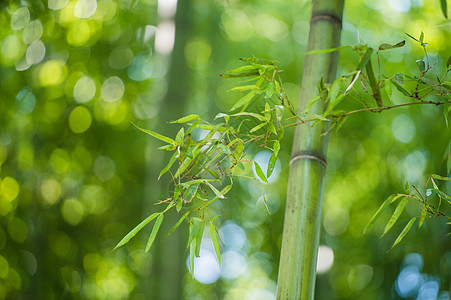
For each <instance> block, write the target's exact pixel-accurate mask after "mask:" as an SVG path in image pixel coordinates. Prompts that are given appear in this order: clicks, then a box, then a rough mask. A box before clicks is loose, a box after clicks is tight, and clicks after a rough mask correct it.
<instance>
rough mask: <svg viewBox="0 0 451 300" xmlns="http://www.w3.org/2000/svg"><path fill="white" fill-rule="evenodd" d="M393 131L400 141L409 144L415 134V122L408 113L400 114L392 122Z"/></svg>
mask: <svg viewBox="0 0 451 300" xmlns="http://www.w3.org/2000/svg"><path fill="white" fill-rule="evenodd" d="M391 131H392V133H393V136H394V137H395V138H396V139H397V140H398V141H400V142H401V143H404V144H407V143H409V142H410V141H411V140H412V139H413V137H414V136H415V124H414V123H413V121H412V119H411V118H410V117H409V116H408V115H405V114H399V115H397V116H396V117H395V118H394V119H393V121H392V122H391Z"/></svg>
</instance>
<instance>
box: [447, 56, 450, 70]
mask: <svg viewBox="0 0 451 300" xmlns="http://www.w3.org/2000/svg"><path fill="white" fill-rule="evenodd" d="M449 66H451V56H450V57H448V60H447V61H446V68H447V69H449Z"/></svg>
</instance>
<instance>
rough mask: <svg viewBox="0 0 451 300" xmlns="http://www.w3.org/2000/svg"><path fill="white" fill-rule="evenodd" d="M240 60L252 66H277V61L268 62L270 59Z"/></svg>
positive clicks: (251, 58) (250, 58)
mask: <svg viewBox="0 0 451 300" xmlns="http://www.w3.org/2000/svg"><path fill="white" fill-rule="evenodd" d="M240 60H242V61H244V62H247V63H250V64H260V65H269V66H274V65H277V61H275V60H268V59H264V58H256V57H242V58H240Z"/></svg>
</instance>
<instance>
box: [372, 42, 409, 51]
mask: <svg viewBox="0 0 451 300" xmlns="http://www.w3.org/2000/svg"><path fill="white" fill-rule="evenodd" d="M405 44H406V41H401V42H399V43H396V44H394V45H390V44H381V45H380V46H379V51H383V50H389V49H395V48H400V47H402V46H404V45H405Z"/></svg>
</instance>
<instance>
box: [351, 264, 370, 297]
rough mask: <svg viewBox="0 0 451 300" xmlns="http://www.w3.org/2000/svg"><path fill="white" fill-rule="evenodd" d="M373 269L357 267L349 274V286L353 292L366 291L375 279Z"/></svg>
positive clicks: (363, 266)
mask: <svg viewBox="0 0 451 300" xmlns="http://www.w3.org/2000/svg"><path fill="white" fill-rule="evenodd" d="M373 274H374V272H373V268H371V267H370V266H368V265H363V264H362V265H357V266H355V267H354V268H352V269H351V271H350V272H349V274H348V285H349V288H350V289H351V290H353V291H360V290H362V289H364V288H365V287H366V286H367V285H368V284H369V283H370V282H371V279H373Z"/></svg>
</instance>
